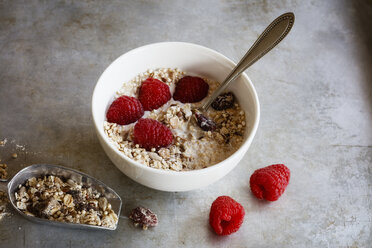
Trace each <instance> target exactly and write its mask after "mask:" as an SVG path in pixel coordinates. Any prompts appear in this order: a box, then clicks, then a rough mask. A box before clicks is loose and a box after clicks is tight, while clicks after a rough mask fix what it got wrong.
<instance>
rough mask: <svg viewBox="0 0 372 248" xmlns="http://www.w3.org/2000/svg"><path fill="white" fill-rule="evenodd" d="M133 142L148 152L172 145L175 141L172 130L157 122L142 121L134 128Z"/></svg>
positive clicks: (151, 120)
mask: <svg viewBox="0 0 372 248" xmlns="http://www.w3.org/2000/svg"><path fill="white" fill-rule="evenodd" d="M133 132H134V134H133V141H134V143H135V144H139V145H140V146H141V147H143V148H145V149H146V150H151V148H160V147H166V146H168V145H170V144H171V143H172V141H173V135H172V132H171V130H169V128H168V127H167V126H165V125H163V124H161V123H160V122H158V121H157V120H153V119H140V120H139V121H138V122H137V123H136V125H135V126H134V131H133Z"/></svg>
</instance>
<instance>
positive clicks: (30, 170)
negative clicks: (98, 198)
mask: <svg viewBox="0 0 372 248" xmlns="http://www.w3.org/2000/svg"><path fill="white" fill-rule="evenodd" d="M44 175H53V176H59V177H64V178H68V179H70V178H71V179H72V180H74V181H75V182H77V183H82V184H83V185H88V186H89V187H92V188H93V189H95V190H97V191H98V192H99V193H101V194H102V195H104V196H105V197H106V198H107V201H108V202H109V203H110V204H111V207H112V210H113V211H114V212H115V213H116V214H117V216H119V215H120V209H121V199H120V196H119V195H118V194H117V193H116V192H115V191H114V190H112V189H111V188H110V187H108V186H106V185H105V184H104V183H102V182H100V181H98V180H97V179H95V178H93V177H91V176H89V175H86V174H84V173H82V172H79V171H76V170H73V169H70V168H65V167H62V166H58V165H50V164H34V165H31V166H28V167H26V168H24V169H22V170H21V171H19V172H18V173H17V174H16V175H15V176H14V177H13V178H12V180H10V181H9V182H7V180H4V179H0V189H1V190H4V191H6V192H7V193H8V197H9V200H10V203H11V205H12V206H13V208H14V209H15V210H16V211H17V212H18V213H19V214H20V215H22V216H23V217H25V218H27V219H29V220H31V221H34V222H37V223H41V224H43V223H44V224H45V223H46V224H50V225H55V226H64V227H71V228H79V229H105V230H115V229H116V227H117V223H116V225H115V227H114V228H109V227H105V226H94V225H87V224H77V223H66V222H58V221H52V220H48V219H42V218H38V217H33V216H29V215H26V214H25V213H23V212H22V211H21V210H19V209H18V208H17V205H16V199H15V192H16V191H17V190H18V186H19V185H21V184H24V183H25V182H26V181H27V180H28V179H30V178H32V177H36V178H38V177H41V176H44Z"/></svg>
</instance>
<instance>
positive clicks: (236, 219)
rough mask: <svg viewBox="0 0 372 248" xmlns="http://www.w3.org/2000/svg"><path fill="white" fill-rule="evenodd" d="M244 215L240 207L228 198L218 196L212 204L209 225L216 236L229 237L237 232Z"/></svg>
mask: <svg viewBox="0 0 372 248" xmlns="http://www.w3.org/2000/svg"><path fill="white" fill-rule="evenodd" d="M244 215H245V211H244V208H243V206H242V205H240V204H239V203H238V202H236V201H235V200H234V199H232V198H231V197H229V196H220V197H218V198H217V199H216V200H215V201H214V202H213V203H212V206H211V211H210V213H209V224H210V225H211V227H212V228H213V230H214V231H215V232H216V233H217V234H218V235H230V234H232V233H234V232H236V231H238V230H239V228H240V226H241V225H242V223H243V220H244Z"/></svg>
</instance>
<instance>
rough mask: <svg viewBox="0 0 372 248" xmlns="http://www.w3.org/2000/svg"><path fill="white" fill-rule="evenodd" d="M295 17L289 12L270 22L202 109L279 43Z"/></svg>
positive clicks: (206, 107)
mask: <svg viewBox="0 0 372 248" xmlns="http://www.w3.org/2000/svg"><path fill="white" fill-rule="evenodd" d="M294 19H295V17H294V14H293V13H292V12H289V13H285V14H283V15H281V16H279V17H278V18H276V19H275V20H274V21H273V22H272V23H270V25H269V26H268V27H267V28H266V29H265V31H264V32H263V33H262V34H261V35H260V36H259V37H258V39H257V40H256V42H255V43H254V44H253V46H252V47H251V48H250V49H249V50H248V52H247V53H246V54H245V55H244V57H243V58H242V59H241V60H240V62H239V63H238V64H237V65H236V66H235V68H234V69H233V70H232V71H231V72H230V74H229V75H228V76H227V78H226V79H225V80H224V81H223V82H222V84H221V85H220V86H219V88H217V89H216V90H215V91H214V92H213V94H212V95H211V97H210V98H209V99H208V101H207V102H206V103H204V104H203V106H202V107H201V110H203V111H206V110H207V109H208V108H209V106H210V105H211V104H212V102H213V101H214V100H215V99H216V98H217V97H218V96H219V95H220V94H221V93H222V91H224V90H225V89H226V87H227V86H228V85H229V83H230V82H232V81H233V80H235V79H236V78H237V77H238V76H239V75H240V74H241V73H242V72H243V71H245V70H246V69H247V68H248V67H249V66H251V65H252V64H253V63H254V62H256V61H257V60H259V59H260V58H261V57H262V56H264V55H265V54H266V53H268V52H269V51H270V50H271V49H272V48H274V47H275V46H276V45H278V44H279V42H280V41H282V40H283V39H284V37H285V36H286V35H287V34H288V33H289V31H290V30H291V28H292V26H293V23H294Z"/></svg>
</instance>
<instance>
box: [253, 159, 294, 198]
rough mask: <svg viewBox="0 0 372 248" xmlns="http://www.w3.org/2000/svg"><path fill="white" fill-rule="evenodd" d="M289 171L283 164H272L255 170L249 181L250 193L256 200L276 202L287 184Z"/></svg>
mask: <svg viewBox="0 0 372 248" xmlns="http://www.w3.org/2000/svg"><path fill="white" fill-rule="evenodd" d="M289 178H290V171H289V169H288V167H287V166H285V165H284V164H274V165H270V166H267V167H264V168H261V169H258V170H256V171H255V172H254V173H253V174H252V176H251V178H250V180H249V184H250V186H251V191H252V193H253V194H254V196H256V197H257V198H258V199H265V200H268V201H276V200H278V199H279V197H280V196H281V195H282V194H283V193H284V190H285V188H286V187H287V185H288V183H289Z"/></svg>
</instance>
